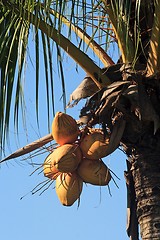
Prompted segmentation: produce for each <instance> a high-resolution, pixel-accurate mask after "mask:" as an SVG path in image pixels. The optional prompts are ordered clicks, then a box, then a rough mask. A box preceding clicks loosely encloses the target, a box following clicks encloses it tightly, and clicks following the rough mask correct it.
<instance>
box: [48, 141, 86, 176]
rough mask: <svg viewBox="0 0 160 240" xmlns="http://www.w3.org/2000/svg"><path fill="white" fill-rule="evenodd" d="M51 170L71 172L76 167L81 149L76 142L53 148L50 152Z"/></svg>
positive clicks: (79, 160) (80, 155) (79, 159)
mask: <svg viewBox="0 0 160 240" xmlns="http://www.w3.org/2000/svg"><path fill="white" fill-rule="evenodd" d="M50 158H51V166H50V167H51V171H52V168H53V171H55V169H57V171H60V172H65V173H67V172H73V171H75V170H76V169H77V167H78V165H79V163H80V162H81V159H82V153H81V149H80V147H79V146H78V145H77V144H64V145H62V146H60V147H58V148H57V149H55V150H54V151H53V152H52V153H51V154H50Z"/></svg>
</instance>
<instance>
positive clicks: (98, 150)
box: [80, 130, 109, 159]
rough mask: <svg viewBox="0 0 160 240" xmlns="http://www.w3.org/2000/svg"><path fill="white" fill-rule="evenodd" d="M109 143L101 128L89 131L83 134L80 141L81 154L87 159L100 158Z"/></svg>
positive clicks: (104, 153) (104, 154)
mask: <svg viewBox="0 0 160 240" xmlns="http://www.w3.org/2000/svg"><path fill="white" fill-rule="evenodd" d="M108 145H109V137H108V135H107V137H104V134H103V132H102V131H101V130H96V131H93V130H92V131H91V132H90V133H89V134H87V135H86V136H84V138H83V139H82V141H81V143H80V148H81V150H82V153H83V156H84V157H86V158H88V159H100V158H103V157H105V156H106V149H107V148H108Z"/></svg>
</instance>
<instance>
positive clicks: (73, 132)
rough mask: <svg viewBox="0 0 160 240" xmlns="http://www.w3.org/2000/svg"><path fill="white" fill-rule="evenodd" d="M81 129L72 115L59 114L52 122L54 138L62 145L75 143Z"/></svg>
mask: <svg viewBox="0 0 160 240" xmlns="http://www.w3.org/2000/svg"><path fill="white" fill-rule="evenodd" d="M78 134H79V129H78V126H77V123H76V121H75V119H74V118H72V117H71V116H70V115H68V114H65V113H62V112H57V113H56V115H55V118H54V120H53V122H52V136H53V138H54V140H55V141H56V142H57V143H58V144H60V145H63V144H66V143H74V142H75V141H76V139H77V137H78Z"/></svg>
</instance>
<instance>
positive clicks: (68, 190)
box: [56, 172, 83, 206]
mask: <svg viewBox="0 0 160 240" xmlns="http://www.w3.org/2000/svg"><path fill="white" fill-rule="evenodd" d="M82 187H83V180H82V179H81V178H80V177H79V176H78V174H76V173H75V172H73V173H61V174H60V175H59V176H58V177H57V179H56V193H57V196H58V198H59V200H60V202H61V203H62V205H64V206H71V205H72V204H73V203H74V202H75V201H76V200H77V199H78V198H79V197H80V194H81V192H82Z"/></svg>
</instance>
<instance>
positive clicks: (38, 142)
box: [0, 134, 53, 163]
mask: <svg viewBox="0 0 160 240" xmlns="http://www.w3.org/2000/svg"><path fill="white" fill-rule="evenodd" d="M52 140H53V137H52V135H51V134H48V135H46V136H44V137H42V138H39V139H38V140H36V141H34V142H32V143H29V144H27V145H26V146H24V147H22V148H20V149H18V150H16V151H15V152H14V153H12V154H10V155H9V156H7V157H6V158H4V159H2V160H1V161H0V163H2V162H5V161H7V160H11V159H13V158H17V157H20V156H23V155H25V154H27V153H30V152H32V151H34V150H36V149H38V148H40V147H42V146H44V145H45V144H47V143H49V142H51V141H52Z"/></svg>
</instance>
